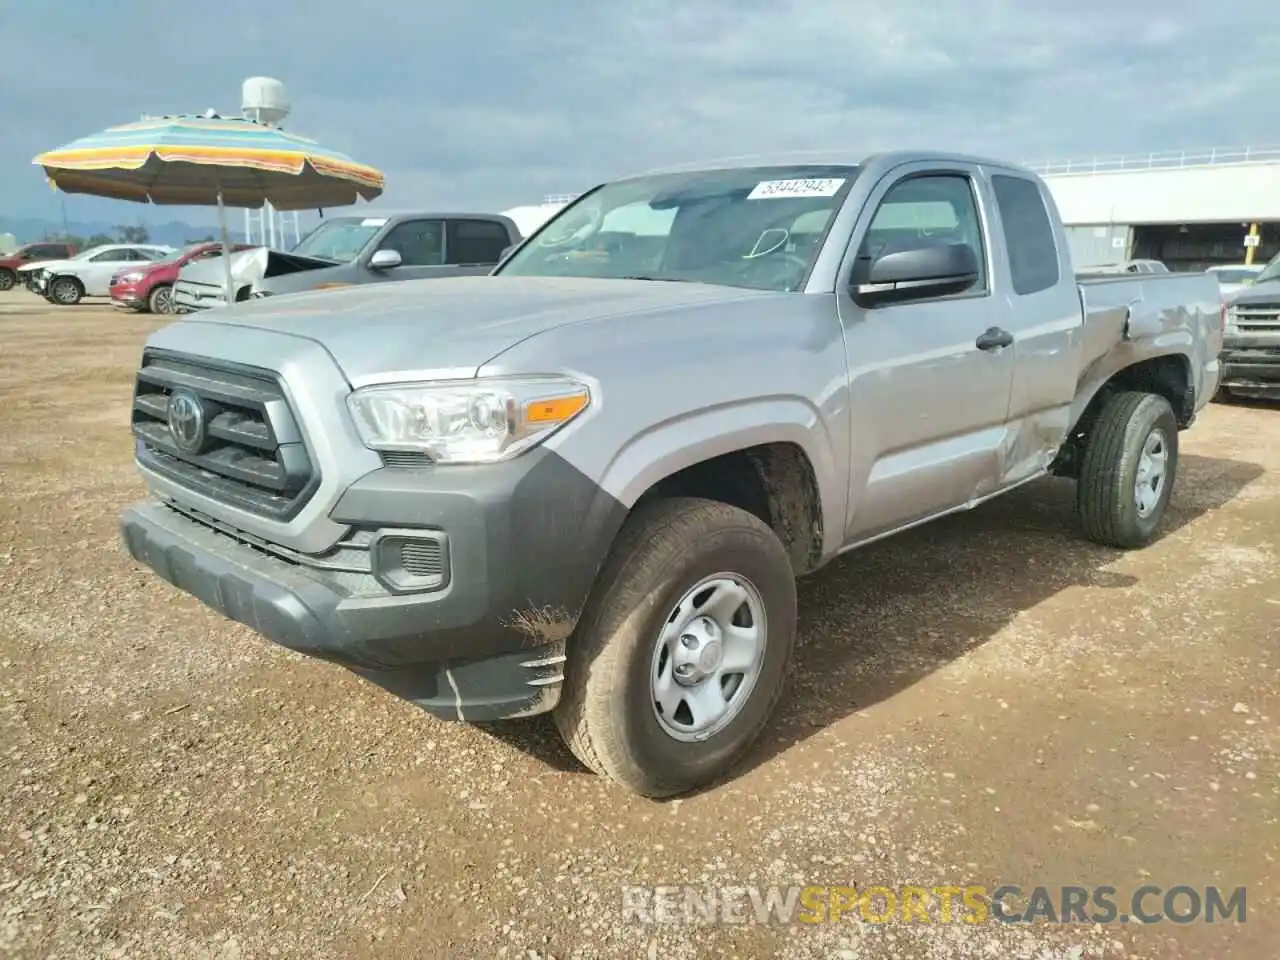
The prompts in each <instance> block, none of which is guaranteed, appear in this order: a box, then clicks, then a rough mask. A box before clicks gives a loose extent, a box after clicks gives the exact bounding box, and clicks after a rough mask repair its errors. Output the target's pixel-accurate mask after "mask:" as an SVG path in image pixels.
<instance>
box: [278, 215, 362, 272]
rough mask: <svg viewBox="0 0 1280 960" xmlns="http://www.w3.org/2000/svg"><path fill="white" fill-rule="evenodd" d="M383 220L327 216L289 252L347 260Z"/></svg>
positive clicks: (354, 255)
mask: <svg viewBox="0 0 1280 960" xmlns="http://www.w3.org/2000/svg"><path fill="white" fill-rule="evenodd" d="M384 223H385V221H384V220H380V219H374V220H364V219H357V218H355V217H341V218H339V219H336V220H326V221H325V222H324V223H322V224H320V226H318V227H316V228H315V229H314V230H312V231H311V232H310V233H309V234H307V235H306V236H305V237H303V238H302V241H301V242H300V243H299V244H298V245H297V246H296V247H294V248H293V249H292V250H290V251H289V252H290V253H296V254H297V255H298V256H300V257H318V258H319V259H321V260H332V261H334V262H335V263H350V262H351V261H352V260H354V259H355V258H356V257H358V256H359V255H360V251H361V250H363V249H364V248H365V246H366V245H368V243H369V241H370V240H372V239H373V237H374V235H375V234H376V233H377V232H378V231H379V230H381V229H382V226H383V224H384Z"/></svg>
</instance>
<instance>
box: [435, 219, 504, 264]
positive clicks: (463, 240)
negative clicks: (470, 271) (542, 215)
mask: <svg viewBox="0 0 1280 960" xmlns="http://www.w3.org/2000/svg"><path fill="white" fill-rule="evenodd" d="M512 242H513V241H512V239H511V236H510V234H508V232H507V228H506V227H504V226H503V225H502V224H500V223H497V222H496V221H493V220H450V221H449V223H448V234H447V237H446V240H445V249H446V251H447V256H446V261H445V262H446V263H450V264H455V265H459V266H466V265H472V264H489V263H493V264H496V263H497V262H498V261H499V260H500V259H501V258H502V251H503V250H505V249H506V248H507V247H508V246H510V245H511V243H512Z"/></svg>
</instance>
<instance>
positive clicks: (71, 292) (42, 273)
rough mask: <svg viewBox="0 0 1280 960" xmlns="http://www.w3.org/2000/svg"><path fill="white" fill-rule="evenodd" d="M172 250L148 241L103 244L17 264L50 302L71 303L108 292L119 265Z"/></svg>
mask: <svg viewBox="0 0 1280 960" xmlns="http://www.w3.org/2000/svg"><path fill="white" fill-rule="evenodd" d="M172 252H173V248H172V247H164V246H157V245H155V244H150V243H111V244H103V245H102V246H98V247H90V248H89V249H88V250H86V251H84V252H83V253H79V254H76V255H75V256H74V257H71V258H69V259H66V260H49V261H47V262H45V263H36V264H30V265H28V266H24V267H19V268H18V272H19V273H20V274H31V275H33V276H34V280H33V281H32V282H33V284H34V286H35V288H36V291H37V292H38V293H40V294H41V295H42V296H43V297H45V299H47V300H48V301H49V302H50V303H56V304H60V305H62V306H71V305H74V304H77V303H79V302H80V301H81V300H82V299H84V298H85V297H105V296H107V295H108V294H109V293H110V291H111V278H112V276H114V275H115V273H116V271H117V270H119V269H120V267H121V266H122V265H124V264H127V263H151V262H153V261H155V260H159V259H160V258H161V257H163V256H164V255H165V254H167V253H172Z"/></svg>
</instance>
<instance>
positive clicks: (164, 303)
mask: <svg viewBox="0 0 1280 960" xmlns="http://www.w3.org/2000/svg"><path fill="white" fill-rule="evenodd" d="M147 309H148V310H150V311H151V312H152V313H159V314H169V313H173V287H172V286H171V285H169V284H167V283H162V284H160V285H159V286H157V287H156V288H155V289H153V290H152V291H151V293H150V295H149V296H148V297H147Z"/></svg>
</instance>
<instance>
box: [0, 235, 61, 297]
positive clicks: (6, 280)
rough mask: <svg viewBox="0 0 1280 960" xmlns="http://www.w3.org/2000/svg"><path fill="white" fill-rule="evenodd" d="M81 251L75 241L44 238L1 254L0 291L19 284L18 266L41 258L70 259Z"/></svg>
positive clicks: (38, 260)
mask: <svg viewBox="0 0 1280 960" xmlns="http://www.w3.org/2000/svg"><path fill="white" fill-rule="evenodd" d="M79 252H80V249H79V247H77V246H76V245H75V244H74V243H66V242H64V241H62V240H42V241H41V242H40V243H28V244H27V245H26V246H25V247H19V248H18V249H17V250H15V251H14V252H13V253H11V254H8V255H7V256H0V291H3V290H9V289H12V288H13V287H15V286H17V284H18V268H19V267H25V266H26V265H27V264H29V263H39V262H40V261H41V260H70V259H71V258H72V257H74V256H75V255H76V254H77V253H79Z"/></svg>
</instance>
